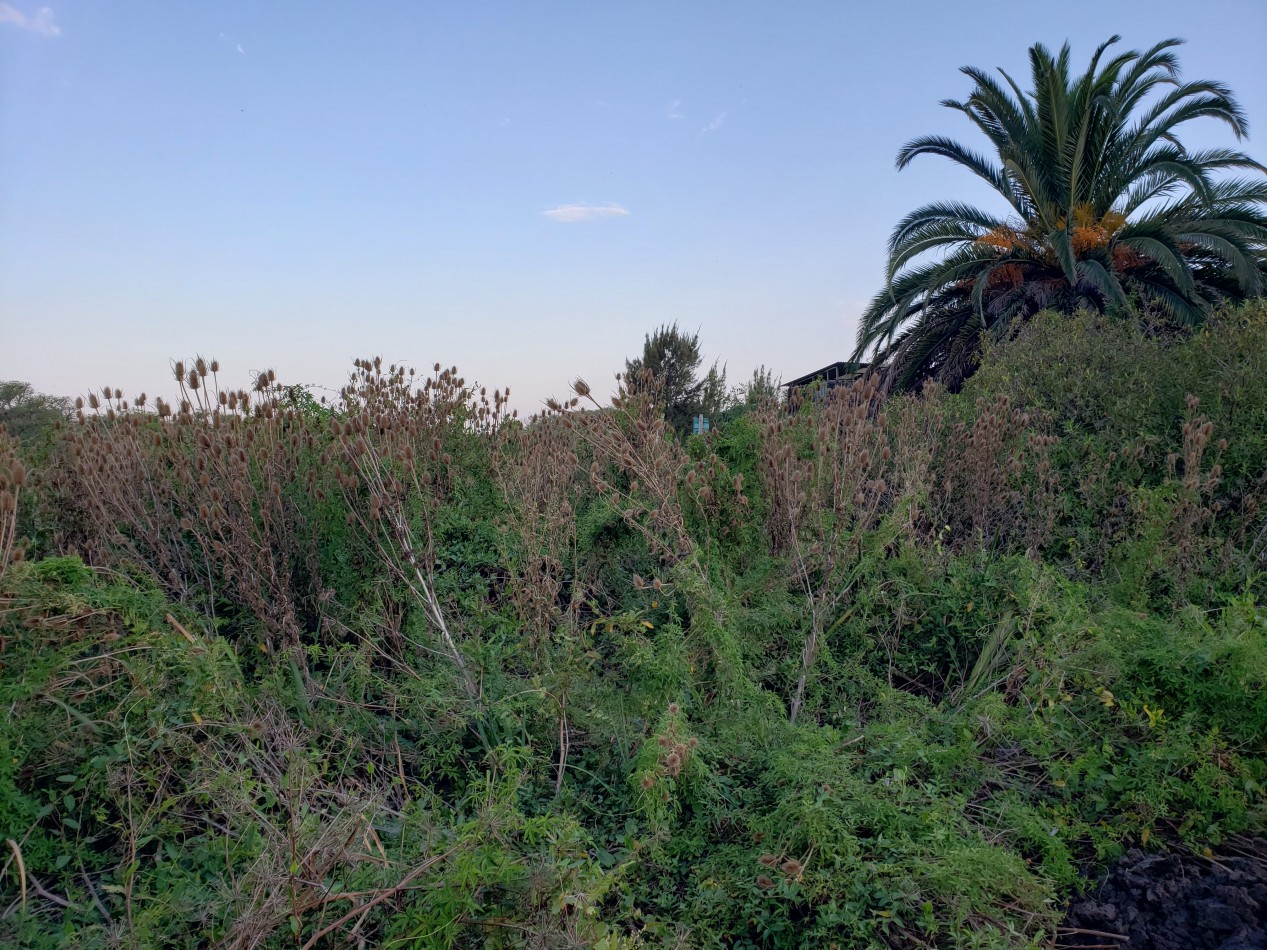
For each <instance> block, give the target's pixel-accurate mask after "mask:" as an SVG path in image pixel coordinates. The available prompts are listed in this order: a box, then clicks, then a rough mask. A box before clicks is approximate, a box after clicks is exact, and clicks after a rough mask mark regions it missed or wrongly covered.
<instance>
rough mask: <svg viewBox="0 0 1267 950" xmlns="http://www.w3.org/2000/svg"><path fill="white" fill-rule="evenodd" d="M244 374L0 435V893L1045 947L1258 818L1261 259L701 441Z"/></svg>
mask: <svg viewBox="0 0 1267 950" xmlns="http://www.w3.org/2000/svg"><path fill="white" fill-rule="evenodd" d="M218 375H219V367H218V366H217V365H216V364H215V363H214V362H210V363H209V362H206V361H203V360H197V361H195V362H194V363H192V364H191V365H188V366H186V365H178V366H177V372H176V378H177V380H178V381H179V385H178V387H177V389H178V392H177V393H176V395H175V397H174V400H173V401H172V402H171V403H167V402H165V401H162V400H159V401H157V402H156V403H155V404H154V405H153V406H151V405H149V404H148V401H147V400H144V399H136V400H131V401H129V400H125V399H124V397H123V394H122V392H121V391H120V390H118V389H115V388H113V387H107V388H106V389H105V390H104V391H97V392H95V393H94V394H92V395H91V396H89V397H88V399H87V402H86V403H85V404H83V405H81V406H80V407H79V409H78V412H77V415H76V418H74V419H73V420H72V421H70V422H69V423H68V424H66V425H65V426H64V427H62V428H61V429H60V430H59V431H58V432H57V433H55V434H54V435H53V436H52V437H50V438H48V439H46V440H44V441H42V442H39V443H37V444H32V443H31V442H30V441H28V442H25V443H23V444H22V445H21V446H19V445H18V443H17V442H16V441H15V440H12V439H6V440H2V441H0V664H2V667H0V703H2V704H3V707H4V709H5V715H4V718H3V719H2V720H0V832H2V833H3V837H5V838H6V839H7V840H6V842H5V852H6V853H5V854H4V855H3V857H2V860H3V863H2V864H0V889H2V890H0V941H4V942H7V943H12V944H13V945H21V946H32V947H38V946H56V945H65V944H69V945H73V946H80V947H83V946H114V945H126V946H190V947H192V946H204V945H217V946H227V947H243V948H245V947H257V946H258V947H268V946H279V947H280V946H295V947H303V948H309V947H326V946H331V947H332V946H420V947H428V946H452V947H464V946H494V947H497V946H505V947H511V946H527V947H566V946H597V947H607V948H616V947H637V946H679V947H696V946H699V947H707V946H735V947H802V946H816V947H838V948H845V947H870V946H886V947H895V948H896V947H1050V946H1053V945H1058V942H1059V940H1060V926H1061V916H1062V905H1063V902H1064V901H1065V900H1066V899H1067V898H1068V897H1069V896H1070V895H1071V894H1073V893H1075V892H1076V891H1077V889H1078V888H1079V886H1080V882H1081V881H1082V880H1083V878H1082V875H1083V874H1085V873H1086V872H1088V871H1090V870H1094V869H1095V868H1096V867H1098V866H1100V864H1101V863H1102V862H1103V861H1105V860H1107V859H1108V858H1110V857H1112V856H1114V855H1115V854H1117V853H1119V852H1120V851H1121V850H1122V849H1123V848H1124V847H1127V846H1141V845H1142V846H1144V847H1147V848H1159V847H1170V848H1195V849H1204V848H1207V847H1215V846H1218V845H1219V844H1221V843H1224V842H1226V841H1228V840H1229V839H1232V838H1234V837H1235V836H1237V835H1238V834H1242V833H1246V832H1253V831H1257V830H1261V828H1262V825H1263V815H1264V796H1263V783H1264V781H1265V780H1267V767H1265V764H1267V760H1265V758H1264V752H1265V746H1264V743H1265V742H1267V698H1264V695H1265V694H1264V693H1263V692H1262V689H1261V687H1262V685H1263V682H1264V679H1265V678H1267V644H1265V643H1264V635H1265V634H1267V608H1265V607H1264V606H1263V602H1264V597H1265V596H1267V382H1265V381H1267V307H1264V306H1262V305H1261V304H1258V305H1254V306H1249V307H1246V308H1242V309H1239V310H1235V311H1231V312H1227V313H1224V314H1222V315H1220V316H1219V317H1218V318H1217V319H1215V320H1213V321H1211V322H1210V323H1209V324H1208V325H1207V326H1206V327H1205V328H1204V329H1202V330H1201V331H1199V332H1197V333H1195V334H1194V335H1191V336H1184V337H1180V338H1172V337H1168V336H1166V335H1165V334H1162V333H1150V332H1148V331H1147V330H1145V329H1141V328H1140V327H1139V326H1138V325H1135V324H1129V323H1126V322H1118V321H1114V320H1111V319H1108V318H1104V317H1099V316H1090V315H1081V316H1077V317H1072V318H1071V317H1065V316H1057V315H1052V314H1046V315H1042V316H1040V317H1038V318H1036V319H1034V320H1032V321H1030V322H1029V323H1028V324H1027V326H1026V327H1025V328H1024V330H1023V331H1022V332H1020V334H1019V335H1018V336H1017V337H1016V338H1015V339H1012V340H1009V341H1007V342H1006V343H1003V344H1000V345H998V346H996V347H995V348H993V349H991V350H990V351H988V352H987V353H986V354H985V357H984V359H983V365H982V367H981V370H980V371H979V372H978V373H977V374H976V375H975V376H973V378H972V379H971V380H970V381H969V382H968V384H967V385H966V386H965V387H964V389H963V391H962V392H960V393H957V394H953V395H952V394H947V393H945V392H941V391H937V390H936V389H931V388H930V389H928V390H926V391H925V392H924V393H922V394H921V395H920V396H918V397H913V396H902V397H895V398H890V399H887V400H886V399H883V398H882V395H881V393H880V392H879V391H878V389H877V386H876V384H875V383H874V382H873V381H867V380H859V381H858V382H857V383H856V384H855V385H853V386H851V387H841V388H838V389H835V390H832V391H831V393H830V395H829V396H828V397H827V398H826V399H824V400H821V401H818V402H813V403H809V404H805V405H799V406H792V407H787V406H780V405H778V404H777V403H774V402H767V403H764V404H761V405H756V406H753V407H750V408H749V409H748V410H747V411H742V412H735V413H733V417H731V418H728V419H727V420H726V421H725V423H724V424H722V425H719V426H718V427H717V428H715V429H714V430H713V431H711V432H709V433H707V434H706V435H704V436H696V437H688V438H685V439H683V438H681V437H679V436H678V435H676V434H675V433H674V432H673V431H672V429H671V427H670V426H669V425H668V424H667V423H666V421H665V418H664V415H663V412H662V411H661V407H660V406H658V404H657V403H656V401H655V398H654V393H652V392H648V391H647V389H646V387H644V386H632V387H631V386H626V385H625V384H623V383H621V384H619V385H618V390H617V393H616V395H615V396H614V397H613V398H612V399H611V400H610V404H606V405H600V403H599V401H598V400H597V399H596V398H595V397H594V396H593V394H592V393H591V391H590V388H589V386H587V385H586V384H585V383H583V382H579V381H578V382H577V384H576V386H575V392H574V393H573V394H572V395H571V396H569V398H568V399H567V401H566V402H565V403H562V402H561V403H554V404H552V405H551V407H550V409H549V410H548V411H546V412H544V413H542V414H541V415H539V416H537V417H535V418H533V419H531V420H528V421H520V420H518V419H517V418H515V417H514V416H513V414H509V415H508V414H507V412H506V404H507V399H508V395H507V394H506V393H504V392H500V391H493V392H491V393H490V392H488V391H487V390H485V389H483V388H481V387H477V386H474V385H470V384H468V383H467V382H466V381H465V380H464V379H463V378H462V377H461V376H459V374H458V373H457V371H456V370H454V369H444V368H441V367H440V366H439V365H437V366H435V367H434V369H433V371H432V372H431V373H428V374H421V375H419V374H415V373H414V372H413V371H411V370H406V369H403V368H400V367H393V366H384V365H383V364H382V363H381V362H380V361H378V360H360V361H358V362H357V364H356V368H355V372H354V374H353V377H352V379H351V381H350V382H349V385H348V386H347V388H346V389H345V390H344V391H343V393H342V395H341V398H340V400H339V401H338V402H337V404H335V405H333V406H331V407H328V408H327V407H323V406H321V405H319V404H317V403H315V402H314V401H312V400H311V399H310V398H307V397H306V394H304V393H303V392H302V391H301V390H296V389H288V388H286V387H283V386H281V385H279V384H278V382H277V381H276V379H275V377H274V376H273V374H272V373H263V374H261V375H260V376H259V377H258V379H257V382H256V385H255V388H254V389H253V390H252V391H249V392H246V391H225V390H222V389H220V388H219V386H218V383H217V379H218Z"/></svg>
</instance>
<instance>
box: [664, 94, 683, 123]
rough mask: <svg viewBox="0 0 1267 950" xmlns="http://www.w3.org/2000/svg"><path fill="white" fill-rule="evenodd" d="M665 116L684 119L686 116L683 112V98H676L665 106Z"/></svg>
mask: <svg viewBox="0 0 1267 950" xmlns="http://www.w3.org/2000/svg"><path fill="white" fill-rule="evenodd" d="M664 117H665V118H666V119H684V118H686V116H684V115H683V114H682V100H681V99H674V100H673V101H672V102H670V103H669V104H668V105H667V106H665V107H664Z"/></svg>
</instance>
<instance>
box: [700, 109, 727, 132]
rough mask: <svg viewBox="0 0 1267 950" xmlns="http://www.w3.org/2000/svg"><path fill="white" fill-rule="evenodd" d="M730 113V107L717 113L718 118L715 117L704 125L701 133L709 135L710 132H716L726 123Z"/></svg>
mask: <svg viewBox="0 0 1267 950" xmlns="http://www.w3.org/2000/svg"><path fill="white" fill-rule="evenodd" d="M728 115H730V110H729V109H727V110H726V111H725V112H719V113H718V114H717V118H715V119H713V121H712V122H710V123H708V125H706V126H704V127H703V128H702V129H700V130H699V134H700V135H707V134H708V133H709V132H716V131H717V130H718V129H720V128H721V127H722V126H723V125H725V124H726V116H728Z"/></svg>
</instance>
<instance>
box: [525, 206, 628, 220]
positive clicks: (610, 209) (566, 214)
mask: <svg viewBox="0 0 1267 950" xmlns="http://www.w3.org/2000/svg"><path fill="white" fill-rule="evenodd" d="M541 213H542V214H544V215H545V216H546V217H547V218H549V219H550V220H551V221H562V222H564V223H565V224H574V223H576V222H577V221H595V220H597V219H599V218H623V217H626V216H628V214H629V211H628V209H627V208H623V207H621V206H620V205H618V204H616V203H615V202H609V203H608V204H605V205H559V206H558V207H557V208H551V209H550V210H549V211H542V212H541Z"/></svg>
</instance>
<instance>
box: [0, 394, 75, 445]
mask: <svg viewBox="0 0 1267 950" xmlns="http://www.w3.org/2000/svg"><path fill="white" fill-rule="evenodd" d="M68 415H70V400H69V399H67V398H65V397H64V396H48V395H45V394H43V393H37V392H36V391H35V387H33V386H32V385H31V384H30V383H24V382H21V381H19V380H15V379H10V380H3V381H0V426H3V427H4V428H5V429H6V430H7V431H8V433H9V435H11V436H13V437H14V438H15V439H18V440H19V441H21V442H27V443H31V442H34V441H36V440H38V439H39V438H40V437H41V436H44V435H47V434H48V433H50V432H51V431H52V429H53V428H54V427H55V426H56V425H57V423H59V422H64V421H65V420H66V417H67V416H68Z"/></svg>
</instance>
